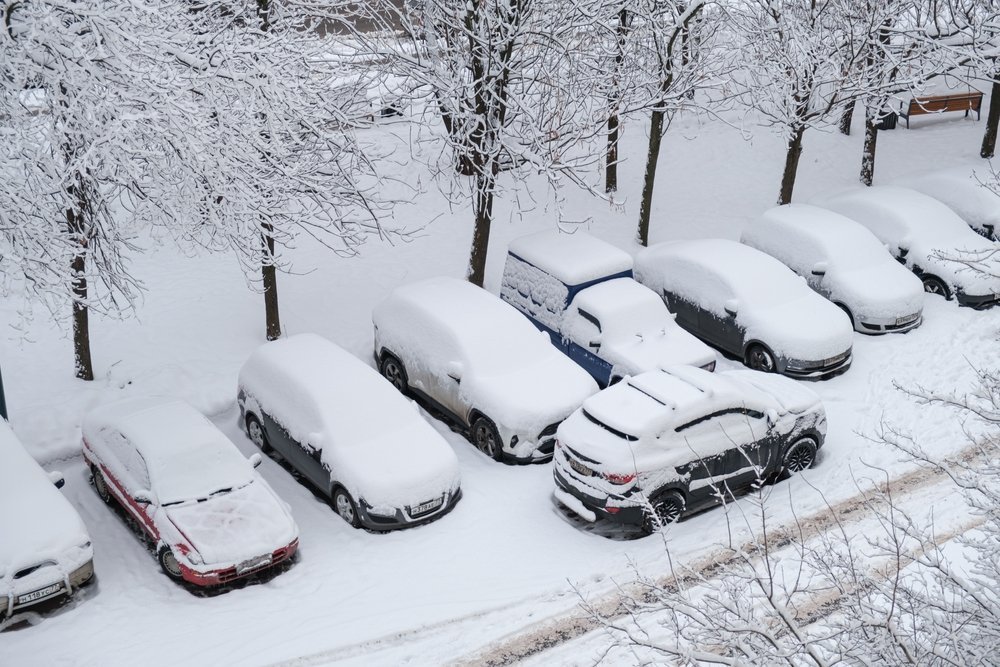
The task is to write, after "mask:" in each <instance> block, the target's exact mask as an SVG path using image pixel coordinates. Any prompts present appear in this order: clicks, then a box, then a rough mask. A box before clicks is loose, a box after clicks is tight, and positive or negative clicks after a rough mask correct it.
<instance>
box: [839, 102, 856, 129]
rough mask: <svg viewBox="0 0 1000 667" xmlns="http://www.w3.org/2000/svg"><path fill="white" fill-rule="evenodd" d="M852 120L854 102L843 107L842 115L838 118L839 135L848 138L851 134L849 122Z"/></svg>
mask: <svg viewBox="0 0 1000 667" xmlns="http://www.w3.org/2000/svg"><path fill="white" fill-rule="evenodd" d="M853 120H854V100H851V101H850V102H848V103H847V106H845V107H844V113H843V114H842V115H841V116H840V133H841V134H846V135H848V136H850V134H851V121H853Z"/></svg>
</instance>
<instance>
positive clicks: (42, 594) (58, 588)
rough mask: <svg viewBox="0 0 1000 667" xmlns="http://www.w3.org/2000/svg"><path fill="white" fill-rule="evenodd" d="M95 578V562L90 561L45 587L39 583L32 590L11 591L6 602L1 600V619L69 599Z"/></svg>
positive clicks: (53, 580)
mask: <svg viewBox="0 0 1000 667" xmlns="http://www.w3.org/2000/svg"><path fill="white" fill-rule="evenodd" d="M93 578H94V561H93V559H89V560H87V562H86V563H84V564H83V565H80V566H79V567H77V568H76V569H75V570H73V571H72V572H70V573H69V574H68V575H65V576H64V577H62V579H49V580H48V581H47V582H46V583H43V585H38V583H39V582H36V583H33V584H32V585H31V586H30V588H31V590H26V591H11V592H9V593H8V594H7V596H6V600H4V599H3V598H0V604H2V605H3V606H2V607H0V619H4V618H10V617H11V616H13V615H14V614H16V613H18V612H22V611H25V610H27V609H29V608H31V607H36V606H39V605H42V604H45V603H50V602H52V601H54V600H58V599H60V598H69V597H71V596H72V595H73V593H74V592H76V590H77V589H78V588H80V587H81V586H84V585H85V584H87V583H89V582H90V581H91V580H92V579H93ZM36 596H37V597H36Z"/></svg>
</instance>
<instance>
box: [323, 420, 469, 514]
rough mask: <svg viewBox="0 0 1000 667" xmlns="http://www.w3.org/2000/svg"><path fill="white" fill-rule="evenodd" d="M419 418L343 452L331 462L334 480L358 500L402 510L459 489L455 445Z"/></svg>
mask: <svg viewBox="0 0 1000 667" xmlns="http://www.w3.org/2000/svg"><path fill="white" fill-rule="evenodd" d="M413 417H414V419H413V420H411V421H408V422H406V423H404V424H401V425H400V427H399V428H397V429H393V430H390V431H381V432H379V433H378V434H376V435H375V436H374V437H372V438H370V439H367V440H364V441H362V442H354V443H347V444H345V445H344V446H343V447H338V448H337V454H336V457H333V458H331V460H330V462H331V467H332V469H333V471H334V477H335V478H336V479H337V480H338V481H340V482H342V483H343V484H344V486H345V487H346V488H347V490H348V491H349V492H350V494H351V495H352V496H353V497H354V498H355V499H356V500H364V501H365V502H366V503H368V504H369V505H372V506H379V507H392V508H402V507H406V506H409V505H414V504H418V503H422V502H425V501H427V500H432V499H434V498H439V497H441V496H442V495H443V494H444V493H445V492H449V491H453V490H456V489H457V488H458V486H459V468H458V458H457V457H456V456H455V452H454V450H453V449H452V448H451V445H449V444H448V443H447V442H446V441H445V440H444V438H443V437H441V434H440V433H438V432H437V431H436V430H434V427H433V426H431V425H430V424H428V423H427V422H426V421H425V420H424V419H423V418H422V417H420V415H419V414H418V413H417V412H416V411H414V413H413Z"/></svg>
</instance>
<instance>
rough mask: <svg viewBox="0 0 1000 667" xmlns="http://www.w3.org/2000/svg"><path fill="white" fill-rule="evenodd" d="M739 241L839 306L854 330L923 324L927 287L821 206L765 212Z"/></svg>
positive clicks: (864, 235)
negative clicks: (780, 265) (789, 270)
mask: <svg viewBox="0 0 1000 667" xmlns="http://www.w3.org/2000/svg"><path fill="white" fill-rule="evenodd" d="M741 241H742V242H743V243H744V244H746V245H748V246H750V247H752V248H756V249H757V250H760V251H762V252H766V253H767V254H768V255H771V256H772V257H774V258H775V259H777V260H779V261H780V262H781V263H782V264H784V265H785V266H787V267H788V268H790V269H791V270H792V271H794V272H795V273H797V274H799V275H800V276H802V277H803V278H805V280H806V282H807V283H809V286H810V287H812V288H813V289H814V290H816V291H817V292H819V293H820V294H822V295H823V296H824V297H826V298H827V299H829V300H830V301H832V302H834V303H835V304H837V305H838V306H840V307H841V308H842V309H843V310H844V312H846V313H847V314H848V316H849V317H850V318H851V323H852V324H853V325H854V329H855V331H859V332H861V333H866V334H881V333H888V332H894V333H902V332H904V331H909V330H910V329H913V328H915V327H917V326H919V325H920V322H921V320H922V316H921V313H922V312H923V307H924V287H923V285H922V284H921V282H920V279H919V278H917V277H916V276H914V275H913V273H912V272H910V271H907V270H906V268H905V267H903V266H901V265H900V264H899V262H897V261H896V260H894V259H893V258H892V255H890V254H889V253H888V252H887V251H886V249H885V246H883V245H882V243H881V242H880V241H879V240H878V239H877V238H875V236H874V235H872V233H871V232H870V231H868V230H867V229H866V228H864V227H863V226H861V225H860V224H858V223H856V222H854V221H853V220H851V219H849V218H845V217H844V216H842V215H838V214H836V213H834V212H832V211H828V210H826V209H824V208H819V207H818V206H810V205H808V204H786V205H785V206H778V207H775V208H772V209H770V210H768V211H765V212H764V215H762V216H761V217H760V218H759V219H757V220H755V221H754V222H751V223H750V224H749V225H747V227H746V228H745V229H744V230H743V236H742V238H741Z"/></svg>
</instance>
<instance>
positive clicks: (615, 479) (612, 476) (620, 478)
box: [602, 472, 635, 484]
mask: <svg viewBox="0 0 1000 667" xmlns="http://www.w3.org/2000/svg"><path fill="white" fill-rule="evenodd" d="M602 477H604V479H606V480H608V481H609V482H611V483H612V484H628V483H629V482H631V481H632V480H633V479H635V474H623V475H620V474H618V473H614V472H606V473H604V474H603V475H602Z"/></svg>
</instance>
